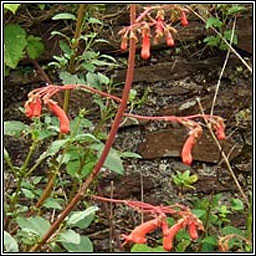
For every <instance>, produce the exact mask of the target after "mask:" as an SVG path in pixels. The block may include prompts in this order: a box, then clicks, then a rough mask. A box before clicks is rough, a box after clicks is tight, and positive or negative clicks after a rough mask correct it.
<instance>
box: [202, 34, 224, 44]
mask: <svg viewBox="0 0 256 256" xmlns="http://www.w3.org/2000/svg"><path fill="white" fill-rule="evenodd" d="M203 42H204V43H207V45H209V46H217V45H218V44H219V43H220V38H219V37H217V36H207V37H206V38H205V39H204V40H203Z"/></svg>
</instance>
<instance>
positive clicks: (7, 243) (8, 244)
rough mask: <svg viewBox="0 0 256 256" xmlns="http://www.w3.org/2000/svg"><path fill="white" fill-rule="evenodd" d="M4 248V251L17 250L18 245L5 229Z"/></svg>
mask: <svg viewBox="0 0 256 256" xmlns="http://www.w3.org/2000/svg"><path fill="white" fill-rule="evenodd" d="M4 248H5V250H4V251H5V252H18V251H19V247H18V244H17V242H16V241H15V239H14V238H13V237H12V236H11V235H10V234H9V233H8V232H6V231H4Z"/></svg>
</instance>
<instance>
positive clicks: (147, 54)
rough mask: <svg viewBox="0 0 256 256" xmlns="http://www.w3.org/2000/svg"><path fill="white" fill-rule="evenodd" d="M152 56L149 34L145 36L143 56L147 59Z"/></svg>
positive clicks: (142, 49)
mask: <svg viewBox="0 0 256 256" xmlns="http://www.w3.org/2000/svg"><path fill="white" fill-rule="evenodd" d="M149 57H150V38H149V35H148V34H145V35H144V36H143V41H142V48H141V58H142V59H144V60H147V59H148V58H149Z"/></svg>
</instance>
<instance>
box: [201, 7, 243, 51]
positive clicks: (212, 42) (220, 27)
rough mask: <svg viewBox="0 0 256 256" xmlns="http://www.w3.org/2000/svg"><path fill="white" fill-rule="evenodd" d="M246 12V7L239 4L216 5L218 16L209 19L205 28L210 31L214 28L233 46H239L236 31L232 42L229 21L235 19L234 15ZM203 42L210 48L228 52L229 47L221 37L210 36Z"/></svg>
mask: <svg viewBox="0 0 256 256" xmlns="http://www.w3.org/2000/svg"><path fill="white" fill-rule="evenodd" d="M244 11H246V8H245V7H244V6H241V5H238V4H235V5H233V4H217V5H216V13H217V14H216V16H215V17H209V18H207V21H206V25H205V28H206V29H207V30H209V28H211V27H214V28H215V29H216V30H217V31H218V32H220V33H221V35H222V36H223V37H224V38H225V39H226V40H227V41H228V42H230V43H231V44H233V45H237V44H238V37H237V34H236V31H235V33H234V36H233V40H232V42H231V36H232V30H231V29H228V28H227V27H228V25H229V20H230V19H231V18H233V16H234V15H236V14H240V13H242V12H244ZM203 42H205V43H206V44H207V45H208V46H212V47H217V48H219V49H221V50H227V49H228V46H227V45H226V44H225V42H223V40H222V39H221V37H220V36H219V35H210V36H207V37H206V38H204V40H203Z"/></svg>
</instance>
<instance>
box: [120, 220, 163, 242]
mask: <svg viewBox="0 0 256 256" xmlns="http://www.w3.org/2000/svg"><path fill="white" fill-rule="evenodd" d="M160 224H161V218H160V217H158V218H155V219H153V220H149V221H147V222H144V223H142V224H141V225H139V226H137V227H136V228H135V229H134V230H133V231H132V232H131V233H130V234H129V235H128V236H127V235H121V236H122V238H124V239H125V242H124V243H123V245H124V244H126V243H128V242H133V243H137V244H144V243H146V242H147V238H146V237H145V236H146V234H148V233H149V232H151V231H153V230H155V229H157V228H158V227H159V225H160Z"/></svg>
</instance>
